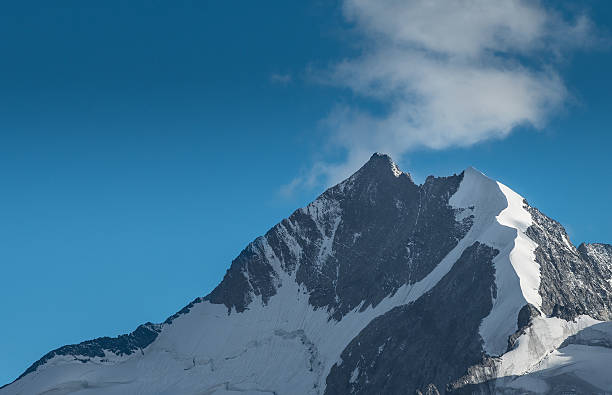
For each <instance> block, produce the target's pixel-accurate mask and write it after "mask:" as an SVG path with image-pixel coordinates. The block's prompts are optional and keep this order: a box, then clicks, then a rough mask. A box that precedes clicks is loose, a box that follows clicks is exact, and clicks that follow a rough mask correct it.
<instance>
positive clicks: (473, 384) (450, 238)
mask: <svg viewBox="0 0 612 395" xmlns="http://www.w3.org/2000/svg"><path fill="white" fill-rule="evenodd" d="M517 202H518V203H517ZM522 202H523V199H522V198H521V197H520V196H518V195H517V194H516V193H514V192H513V191H511V190H510V189H509V188H507V187H506V186H504V185H502V184H499V183H497V182H495V181H494V180H491V179H489V178H487V177H486V176H484V175H483V174H481V173H479V172H478V171H476V170H475V169H467V170H466V171H465V172H462V173H461V174H459V175H453V176H450V177H439V178H436V177H428V178H427V180H426V181H425V182H424V183H423V184H422V185H417V184H415V183H414V182H413V180H412V179H411V177H410V176H409V175H408V174H407V173H402V172H400V171H399V170H398V169H397V166H396V165H395V164H394V163H393V162H392V161H391V159H390V158H389V157H388V156H386V155H381V154H375V155H373V156H372V158H371V159H370V160H369V161H368V162H367V163H366V164H365V165H364V166H363V167H362V168H361V169H360V170H359V171H357V172H356V173H355V174H354V175H352V176H351V177H349V178H348V179H347V180H345V181H343V182H342V183H340V184H338V185H336V186H334V187H332V188H330V189H328V190H327V191H325V192H324V193H323V194H322V195H321V196H319V197H318V198H317V199H316V200H315V201H314V202H312V203H311V204H309V205H308V206H306V207H304V208H302V209H299V210H296V211H295V212H294V213H293V214H292V215H291V216H289V217H288V218H287V219H285V220H283V221H281V222H280V223H279V224H277V225H276V226H274V227H273V228H272V229H270V230H269V231H268V232H267V233H266V234H265V235H264V236H262V237H259V238H257V239H256V240H255V241H253V242H252V243H250V244H249V245H248V246H247V247H246V248H245V249H244V250H243V251H242V252H241V253H240V254H239V256H238V257H237V258H236V259H235V260H234V261H233V262H232V264H231V266H230V268H229V270H228V271H227V273H226V275H225V277H224V278H223V281H221V283H220V284H219V285H218V286H217V287H216V288H215V289H214V290H213V291H212V292H211V293H210V294H209V295H207V296H205V297H197V298H195V299H194V300H193V301H192V302H191V303H189V304H188V305H187V306H185V307H184V308H183V309H181V310H180V311H178V312H177V313H176V314H174V315H172V316H171V317H168V319H167V320H166V321H165V322H164V323H163V324H151V323H147V324H144V325H141V326H140V327H138V328H137V329H136V330H135V331H134V332H132V333H131V334H129V335H122V336H119V337H117V338H100V339H95V340H91V341H86V342H83V343H80V344H78V345H71V346H64V347H61V348H59V349H57V350H54V351H52V352H50V353H48V354H47V355H45V356H44V357H43V358H41V359H40V360H39V361H37V362H36V363H34V364H33V365H32V366H31V367H30V368H29V369H27V370H26V372H24V374H23V375H22V376H21V377H20V378H19V379H18V380H16V381H15V382H14V383H12V384H10V385H7V386H5V387H3V388H0V395H4V394H30V393H65V394H67V393H82V394H86V395H97V394H105V395H106V394H125V393H147V394H149V393H150V394H168V393H181V394H211V395H212V394H217V395H221V394H224V395H226V394H238V393H243V394H244V393H249V394H298V395H301V394H309V395H310V394H312V395H322V394H348V393H355V394H381V393H384V394H415V393H420V394H429V395H433V394H444V393H449V392H450V393H459V394H472V393H482V394H497V393H508V394H515V393H558V391H578V392H576V393H589V391H590V392H592V393H600V392H602V391H611V392H612V378H610V379H608V378H607V377H608V376H609V375H606V374H602V373H601V369H602V367H606V366H612V348H610V344H611V343H610V342H611V340H610V339H612V337H611V336H610V333H612V328H610V327H609V325H607V324H608V323H601V322H599V321H597V320H601V321H605V320H609V319H611V316H612V246H610V245H606V244H582V245H580V246H579V247H578V248H575V247H574V246H573V245H572V244H571V242H570V241H569V239H568V237H567V234H566V232H565V230H564V229H563V227H562V226H561V225H560V224H558V223H557V222H555V221H554V220H552V219H550V218H548V217H546V216H545V215H543V214H542V213H540V212H539V211H538V210H537V209H535V208H532V207H530V206H529V205H527V203H526V202H524V204H523V203H522ZM506 343H507V349H506ZM491 350H494V351H491ZM497 350H499V351H497ZM598 369H599V370H598ZM590 371H595V372H598V373H595V374H593V375H589V374H587V373H585V372H590ZM598 391H599V392H598Z"/></svg>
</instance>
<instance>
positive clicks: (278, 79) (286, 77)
mask: <svg viewBox="0 0 612 395" xmlns="http://www.w3.org/2000/svg"><path fill="white" fill-rule="evenodd" d="M291 81H293V77H292V76H291V74H280V73H272V74H270V82H272V83H275V84H280V85H288V84H289V83H291Z"/></svg>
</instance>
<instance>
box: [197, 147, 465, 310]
mask: <svg viewBox="0 0 612 395" xmlns="http://www.w3.org/2000/svg"><path fill="white" fill-rule="evenodd" d="M461 179H462V175H455V176H451V177H441V178H434V177H429V178H427V180H426V182H425V183H424V184H423V185H416V184H415V183H414V182H413V181H412V179H411V178H410V176H409V175H408V174H406V173H398V172H397V171H395V168H394V164H393V162H391V159H390V158H389V157H388V156H386V155H379V154H375V155H374V156H373V157H372V159H370V161H369V162H368V163H367V164H366V165H365V166H363V167H362V168H361V169H360V170H359V171H358V172H357V173H355V174H354V175H353V176H352V177H350V178H349V179H348V180H347V181H345V182H343V183H341V184H339V185H336V186H335V187H332V188H330V189H328V190H327V191H326V192H325V193H323V195H321V196H320V197H319V198H318V199H317V200H316V201H315V202H313V203H311V204H310V205H308V206H307V207H305V208H303V209H300V210H297V211H296V212H294V213H293V214H292V215H291V216H290V217H289V218H288V219H285V220H283V221H282V222H281V223H279V224H278V225H276V226H275V227H274V228H272V229H271V230H270V231H269V232H268V233H267V234H266V236H265V238H266V241H267V244H268V245H269V247H270V248H271V249H272V251H273V252H274V254H275V255H276V256H277V257H280V258H281V260H282V262H283V265H284V266H283V269H284V270H286V271H287V272H290V273H291V272H293V271H295V270H296V268H297V272H296V281H297V282H298V283H299V284H303V285H305V286H306V289H307V290H308V293H309V295H310V303H311V304H312V305H313V306H315V307H324V308H326V309H328V310H330V311H333V317H334V318H335V319H341V318H342V316H343V315H344V314H346V313H347V312H348V311H350V310H352V309H354V308H355V307H356V306H359V305H361V308H362V309H365V308H367V307H368V306H371V305H376V304H378V303H379V302H380V301H381V300H382V299H383V298H384V297H386V296H387V295H389V294H392V293H394V292H395V291H396V290H397V289H398V288H399V287H400V286H402V285H404V284H412V283H415V282H417V281H419V280H421V279H423V278H424V277H425V276H426V275H427V274H428V273H429V272H431V270H432V269H433V268H434V267H435V266H436V265H437V263H438V262H440V260H442V258H443V257H444V256H445V255H446V254H447V253H448V252H449V251H450V250H451V249H452V248H453V247H455V246H456V245H457V242H458V241H459V240H461V239H462V238H463V236H465V234H466V233H467V231H468V230H469V228H470V226H471V217H469V216H467V217H465V218H464V219H462V221H460V222H458V221H456V219H455V214H456V210H455V209H453V208H452V207H450V206H449V204H448V201H449V199H450V197H451V196H452V195H453V194H454V193H455V192H456V190H457V188H458V187H459V183H460V182H461ZM263 248H264V247H263V246H262V245H261V244H259V243H252V244H250V245H249V246H248V247H247V248H246V249H245V250H244V251H242V253H240V255H239V256H238V258H237V259H236V260H234V262H233V263H232V266H231V267H230V269H229V270H228V272H227V274H226V276H225V278H224V279H223V281H222V282H221V284H220V285H219V286H218V287H217V288H216V289H215V290H214V291H213V292H212V293H211V294H210V295H209V296H208V297H207V300H210V301H211V302H213V303H223V304H225V305H226V306H227V307H228V309H231V308H235V309H236V311H239V312H240V311H244V309H245V307H246V306H247V305H248V304H249V303H250V302H251V301H252V299H251V295H252V296H255V297H257V296H261V297H262V299H263V301H264V303H265V302H267V300H268V299H269V298H270V297H271V296H273V295H274V294H275V292H276V287H275V285H276V281H277V274H276V273H275V271H274V268H273V267H272V265H271V264H270V263H269V261H268V260H267V259H266V257H265V251H264V250H263ZM296 249H297V250H298V251H299V254H298V255H297V256H296V255H294V253H293V252H294V251H296ZM244 273H249V274H252V275H251V276H250V277H249V278H248V279H247V278H246V277H245V276H244Z"/></svg>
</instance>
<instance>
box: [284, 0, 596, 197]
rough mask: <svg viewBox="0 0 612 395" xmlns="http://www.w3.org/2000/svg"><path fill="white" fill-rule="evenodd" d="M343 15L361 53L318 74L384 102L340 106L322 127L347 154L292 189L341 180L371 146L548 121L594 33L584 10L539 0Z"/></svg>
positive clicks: (369, 4) (397, 6) (470, 138)
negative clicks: (566, 60)
mask: <svg viewBox="0 0 612 395" xmlns="http://www.w3.org/2000/svg"><path fill="white" fill-rule="evenodd" d="M343 14H344V17H345V18H346V20H347V21H348V22H349V23H352V24H353V25H354V28H355V31H356V32H357V33H358V34H359V36H358V37H359V40H360V41H359V44H360V48H362V51H361V54H360V55H359V56H356V57H353V58H349V59H345V60H343V61H340V62H338V63H337V64H335V65H333V66H332V67H331V68H330V70H327V71H325V72H323V73H322V76H319V79H320V80H322V81H323V82H324V83H327V84H330V85H335V86H338V87H342V88H348V89H349V90H350V91H352V92H353V93H354V94H355V95H356V96H357V97H361V98H364V99H368V100H374V101H376V102H379V103H380V104H381V105H382V106H383V107H384V108H385V109H386V110H385V111H383V114H382V115H381V114H380V113H379V114H374V113H372V112H370V111H368V110H367V109H365V108H363V107H359V106H342V107H340V106H339V107H338V108H335V109H334V110H333V111H332V112H331V114H330V116H329V117H328V119H326V120H325V127H326V128H327V129H328V130H329V133H330V134H329V143H330V144H331V145H332V146H334V147H339V148H341V149H343V150H345V151H346V160H345V161H344V162H342V163H336V164H330V163H326V162H319V163H316V164H315V165H314V167H313V169H312V171H311V172H310V173H309V174H308V175H307V176H306V177H303V178H298V179H296V180H294V181H293V182H292V184H291V185H292V188H295V187H297V186H298V185H300V184H304V185H306V184H313V183H314V180H320V179H321V177H322V178H323V182H325V183H326V184H331V183H334V182H337V181H339V180H341V179H342V178H344V177H346V176H347V175H349V174H350V173H351V172H353V171H354V170H356V169H357V168H358V167H359V166H360V165H361V164H363V162H365V161H366V160H367V158H368V157H369V155H371V153H372V152H374V151H383V152H387V153H390V154H391V155H393V156H396V157H399V156H401V155H403V154H405V153H406V152H409V151H410V150H413V149H418V148H423V147H426V148H432V149H444V148H449V147H454V146H468V145H472V144H475V143H478V142H480V141H484V140H487V139H498V138H503V137H505V136H507V135H508V134H509V133H511V132H512V130H513V129H514V128H515V127H517V126H520V125H530V126H533V127H535V128H542V127H543V126H544V125H545V123H546V121H547V119H549V117H550V116H551V115H552V114H553V113H554V112H555V111H556V110H557V109H559V108H560V107H561V106H562V105H563V104H564V102H565V101H566V100H567V97H568V93H567V89H566V87H565V84H564V83H563V80H562V79H561V77H560V76H559V74H558V72H557V71H556V68H555V66H556V65H557V64H558V63H559V61H560V60H561V59H563V56H564V55H565V54H566V53H567V52H569V51H571V50H573V49H576V48H578V47H584V46H588V45H589V43H590V42H591V37H592V33H591V32H592V26H591V23H590V20H589V19H588V18H587V17H585V16H584V15H576V16H574V17H573V18H572V19H571V20H568V19H567V18H565V19H564V18H563V17H562V16H561V14H560V13H558V12H556V11H554V10H551V9H548V8H546V7H545V6H544V4H543V3H541V2H538V1H534V0H529V1H527V0H524V1H523V0H499V1H494V0H413V1H401V0H344V2H343Z"/></svg>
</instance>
